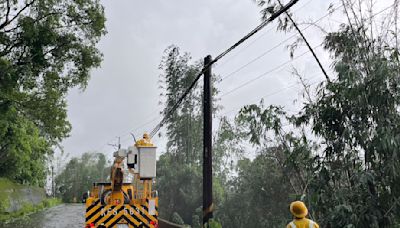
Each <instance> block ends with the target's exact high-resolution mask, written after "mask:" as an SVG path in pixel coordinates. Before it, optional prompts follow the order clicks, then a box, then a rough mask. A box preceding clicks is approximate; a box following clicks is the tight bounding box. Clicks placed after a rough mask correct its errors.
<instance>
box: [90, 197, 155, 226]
mask: <svg viewBox="0 0 400 228" xmlns="http://www.w3.org/2000/svg"><path fill="white" fill-rule="evenodd" d="M147 206H148V204H147V205H127V204H125V205H117V206H112V205H101V203H100V201H95V202H94V203H93V204H92V205H91V206H89V207H88V208H86V224H90V223H94V224H95V225H96V226H98V225H100V224H103V225H104V226H106V227H114V226H115V225H116V224H117V223H118V222H123V221H125V223H127V224H129V227H149V228H150V227H151V226H150V222H151V221H155V222H157V215H158V211H156V215H154V216H153V215H150V214H149V213H148V210H147Z"/></svg>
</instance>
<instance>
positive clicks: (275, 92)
mask: <svg viewBox="0 0 400 228" xmlns="http://www.w3.org/2000/svg"><path fill="white" fill-rule="evenodd" d="M318 75H321V74H320V73H318V74H317V75H314V76H313V77H311V78H310V79H309V80H313V79H315V78H317V76H318ZM318 82H319V81H316V82H313V83H310V84H309V85H314V84H316V83H318ZM297 85H298V83H293V84H290V85H288V86H286V87H284V88H281V89H279V90H277V91H274V92H270V93H267V94H265V95H263V96H261V97H258V98H257V99H253V100H252V101H250V102H255V101H256V100H259V99H263V98H267V97H270V96H273V95H276V94H278V93H281V92H283V91H285V90H287V89H290V88H293V87H295V86H297ZM241 107H243V105H240V106H236V107H235V108H232V109H230V110H229V111H227V112H224V113H223V114H222V115H223V116H225V115H226V114H228V113H231V112H233V111H236V110H238V109H240V108H241Z"/></svg>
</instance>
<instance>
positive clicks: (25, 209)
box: [0, 198, 62, 222]
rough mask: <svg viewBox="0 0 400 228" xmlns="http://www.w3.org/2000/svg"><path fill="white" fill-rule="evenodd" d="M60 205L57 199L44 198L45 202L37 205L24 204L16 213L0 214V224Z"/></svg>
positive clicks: (59, 200)
mask: <svg viewBox="0 0 400 228" xmlns="http://www.w3.org/2000/svg"><path fill="white" fill-rule="evenodd" d="M61 203H62V202H61V199H58V198H46V199H45V200H43V201H42V202H41V203H39V204H37V205H32V204H29V203H27V204H24V205H23V206H22V208H21V209H20V210H18V211H16V212H12V213H7V212H2V213H0V222H6V221H8V220H11V219H16V218H17V219H18V218H20V217H23V216H25V215H29V214H32V213H35V212H39V211H41V210H44V209H46V208H50V207H54V206H57V205H59V204H61Z"/></svg>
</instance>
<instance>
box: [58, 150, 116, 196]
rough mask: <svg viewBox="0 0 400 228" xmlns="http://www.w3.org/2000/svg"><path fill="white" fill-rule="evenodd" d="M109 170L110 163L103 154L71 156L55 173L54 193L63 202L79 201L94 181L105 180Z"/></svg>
mask: <svg viewBox="0 0 400 228" xmlns="http://www.w3.org/2000/svg"><path fill="white" fill-rule="evenodd" d="M109 172H110V165H109V164H108V162H107V160H106V158H105V156H104V154H101V153H84V154H83V155H82V156H81V157H80V158H72V159H71V160H70V161H69V162H68V163H67V165H66V166H65V168H64V169H63V170H62V172H61V173H60V174H59V175H57V177H56V180H55V183H56V194H57V196H58V197H60V198H61V199H62V200H63V201H64V202H74V201H80V200H81V198H82V194H83V193H85V192H87V191H90V189H91V186H92V184H93V183H94V182H104V181H106V180H107V179H108V178H109Z"/></svg>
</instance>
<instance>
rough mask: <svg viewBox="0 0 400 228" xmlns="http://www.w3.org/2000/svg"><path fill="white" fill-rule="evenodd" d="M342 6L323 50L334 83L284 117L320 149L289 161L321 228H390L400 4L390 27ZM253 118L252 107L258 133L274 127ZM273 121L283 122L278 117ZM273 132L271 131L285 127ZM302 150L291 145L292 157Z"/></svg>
mask: <svg viewBox="0 0 400 228" xmlns="http://www.w3.org/2000/svg"><path fill="white" fill-rule="evenodd" d="M271 2H272V1H268V2H267V1H263V3H262V4H263V5H264V4H267V3H268V4H270V3H271ZM341 4H342V7H343V9H344V15H345V17H346V18H347V19H348V20H347V23H344V24H342V25H341V26H340V28H339V30H338V31H335V32H330V33H327V34H325V42H324V46H325V49H326V50H328V51H329V52H330V53H331V58H332V60H333V65H332V66H333V69H334V71H335V73H336V77H335V78H334V80H332V81H330V82H327V83H326V84H322V85H321V86H320V87H319V88H318V91H317V96H316V100H315V101H312V100H309V101H308V102H307V103H306V104H305V106H304V108H303V111H302V112H301V113H300V115H298V116H293V117H290V118H287V117H285V119H286V120H288V121H289V122H291V123H292V124H293V127H295V128H297V130H298V131H303V130H304V128H306V129H309V130H310V131H311V132H312V133H313V135H312V136H311V137H306V134H300V136H301V137H300V138H307V140H306V141H315V142H318V143H320V144H322V145H323V146H322V147H315V148H314V147H309V149H306V150H300V151H302V152H301V153H300V154H299V155H300V157H296V159H295V160H291V159H288V160H286V161H287V162H289V164H290V163H293V162H291V161H296V162H297V163H298V164H303V166H302V167H303V169H301V170H305V171H306V172H299V171H296V167H295V166H293V168H295V169H294V171H296V173H297V174H299V175H300V177H301V176H303V177H305V178H303V177H301V178H300V180H302V179H303V180H306V182H303V181H301V182H303V184H302V183H301V182H300V183H298V184H296V186H301V187H302V189H303V190H305V191H304V192H305V194H304V199H305V200H306V201H307V202H308V203H309V205H311V206H312V208H313V213H312V216H315V218H316V219H317V220H318V222H320V223H321V225H322V226H324V227H393V226H395V225H396V224H397V225H398V220H399V219H398V218H399V213H400V207H399V197H400V196H399V191H398V190H399V184H398V183H399V173H398V172H397V170H399V165H400V163H399V159H397V158H398V156H399V150H398V145H399V137H398V135H399V129H398V128H399V123H400V121H399V117H400V115H399V111H398V107H399V94H398V91H399V88H398V77H399V65H400V64H399V59H398V53H399V50H398V37H397V36H398V30H397V14H398V12H397V4H398V3H397V1H395V2H394V6H395V7H393V9H392V11H391V12H392V14H393V15H395V16H394V20H392V18H391V17H390V18H389V17H383V18H382V17H381V19H380V20H381V22H379V23H377V21H378V19H377V15H378V14H379V13H376V14H374V13H373V10H372V8H371V7H372V6H371V5H368V4H366V3H365V2H363V1H358V2H357V3H353V2H350V1H346V0H343V1H341ZM286 22H287V23H286V25H289V26H287V27H285V26H284V24H280V25H279V26H280V29H283V30H284V31H288V30H291V27H290V23H288V21H286ZM377 24H382V25H384V26H382V27H378V26H376V25H377ZM257 110H259V107H257V106H256V107H253V111H254V112H255V113H256V114H252V115H250V117H251V119H249V121H247V122H248V124H249V126H250V127H251V128H252V129H254V130H255V132H258V133H260V132H262V131H263V126H265V125H267V126H268V123H271V124H273V123H274V121H273V120H271V119H268V117H263V114H262V113H263V112H257ZM259 113H261V114H259ZM273 113H274V115H280V116H281V117H282V113H281V112H280V111H279V110H275V111H273ZM254 117H259V118H254ZM283 117H284V116H283ZM276 124H277V126H278V127H273V128H274V129H280V128H281V127H282V124H281V123H280V122H276ZM281 133H282V132H281V131H275V132H273V135H274V136H275V137H281V136H284V137H283V138H282V139H284V140H280V142H284V141H288V139H292V138H291V137H288V135H287V134H283V135H282V134H281ZM252 135H253V136H254V135H256V134H252ZM297 138H299V137H297ZM256 139H257V138H256ZM317 139H318V140H317ZM303 141H304V140H303ZM304 142H305V141H304ZM304 145H306V144H304V143H302V144H290V146H291V147H292V148H293V149H292V151H293V152H294V151H296V150H298V149H299V148H301V147H303V148H304ZM310 149H311V151H313V153H311V154H310ZM291 154H293V153H288V154H287V157H288V158H290V156H291ZM310 155H312V157H310ZM304 183H306V185H304Z"/></svg>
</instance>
